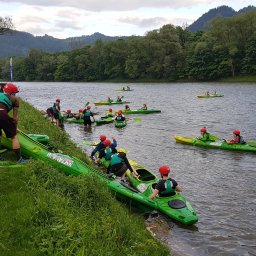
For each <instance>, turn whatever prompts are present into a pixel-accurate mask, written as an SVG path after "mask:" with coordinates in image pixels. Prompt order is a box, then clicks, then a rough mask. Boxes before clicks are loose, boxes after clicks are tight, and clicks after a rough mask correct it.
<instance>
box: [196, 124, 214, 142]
mask: <svg viewBox="0 0 256 256" xmlns="http://www.w3.org/2000/svg"><path fill="white" fill-rule="evenodd" d="M200 132H201V136H200V137H198V138H197V139H198V140H201V141H204V142H206V141H214V140H212V139H211V135H210V133H208V132H207V130H206V128H205V127H203V128H201V129H200Z"/></svg>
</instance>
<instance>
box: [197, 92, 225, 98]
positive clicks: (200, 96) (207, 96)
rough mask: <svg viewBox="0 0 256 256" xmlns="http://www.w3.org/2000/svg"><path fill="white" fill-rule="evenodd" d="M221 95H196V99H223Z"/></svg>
mask: <svg viewBox="0 0 256 256" xmlns="http://www.w3.org/2000/svg"><path fill="white" fill-rule="evenodd" d="M223 96H224V95H223V94H217V93H216V94H202V95H197V98H216V97H223Z"/></svg>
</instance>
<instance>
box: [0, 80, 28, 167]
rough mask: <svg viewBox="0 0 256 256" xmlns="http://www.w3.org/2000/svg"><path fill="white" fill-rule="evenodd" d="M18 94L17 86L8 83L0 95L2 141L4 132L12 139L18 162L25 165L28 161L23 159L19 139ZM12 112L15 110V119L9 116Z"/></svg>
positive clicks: (0, 132)
mask: <svg viewBox="0 0 256 256" xmlns="http://www.w3.org/2000/svg"><path fill="white" fill-rule="evenodd" d="M18 92H19V89H18V87H17V86H16V85H15V84H13V83H7V84H6V85H5V86H4V88H3V93H0V139H1V135H2V130H3V131H4V132H5V135H6V137H7V138H11V139H12V149H13V151H14V152H15V154H16V159H17V162H18V163H20V164H23V163H26V160H24V159H23V158H22V157H21V152H20V143H19V139H18V137H17V124H18V109H19V99H18V98H17V96H16V93H18ZM11 110H13V117H10V116H9V115H8V112H10V111H11ZM2 160H3V159H2Z"/></svg>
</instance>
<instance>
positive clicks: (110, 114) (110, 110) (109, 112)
mask: <svg viewBox="0 0 256 256" xmlns="http://www.w3.org/2000/svg"><path fill="white" fill-rule="evenodd" d="M106 116H107V117H114V114H113V109H112V108H109V109H108V111H107V112H106Z"/></svg>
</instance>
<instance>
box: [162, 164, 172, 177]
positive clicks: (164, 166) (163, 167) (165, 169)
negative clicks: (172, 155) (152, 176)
mask: <svg viewBox="0 0 256 256" xmlns="http://www.w3.org/2000/svg"><path fill="white" fill-rule="evenodd" d="M170 171H171V169H170V167H169V166H168V165H163V166H161V167H160V168H159V172H160V173H161V174H163V175H167V174H169V173H170Z"/></svg>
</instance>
